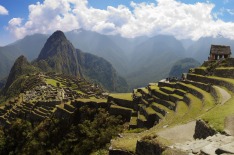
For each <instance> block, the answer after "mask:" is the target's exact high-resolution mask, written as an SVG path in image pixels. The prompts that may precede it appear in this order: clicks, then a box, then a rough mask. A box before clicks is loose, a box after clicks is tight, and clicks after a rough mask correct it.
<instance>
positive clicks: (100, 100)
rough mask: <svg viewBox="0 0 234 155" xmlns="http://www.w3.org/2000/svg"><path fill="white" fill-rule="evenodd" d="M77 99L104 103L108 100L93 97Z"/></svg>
mask: <svg viewBox="0 0 234 155" xmlns="http://www.w3.org/2000/svg"><path fill="white" fill-rule="evenodd" d="M77 101H81V102H96V103H103V102H107V99H96V98H92V99H77Z"/></svg>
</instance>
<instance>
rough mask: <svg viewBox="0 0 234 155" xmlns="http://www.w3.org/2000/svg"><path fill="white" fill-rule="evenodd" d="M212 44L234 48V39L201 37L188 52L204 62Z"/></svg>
mask: <svg viewBox="0 0 234 155" xmlns="http://www.w3.org/2000/svg"><path fill="white" fill-rule="evenodd" d="M211 44H217V45H227V46H231V49H234V41H233V40H230V39H227V38H223V37H219V38H213V37H205V38H200V39H199V40H198V41H196V42H194V43H193V44H192V45H191V46H190V47H189V48H188V49H187V52H186V53H188V54H190V56H192V57H193V58H194V59H196V60H198V61H199V62H203V61H205V60H207V59H208V56H209V51H210V45H211Z"/></svg>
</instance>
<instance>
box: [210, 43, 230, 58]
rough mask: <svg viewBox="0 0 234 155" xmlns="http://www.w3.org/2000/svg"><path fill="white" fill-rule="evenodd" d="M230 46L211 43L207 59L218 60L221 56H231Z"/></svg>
mask: <svg viewBox="0 0 234 155" xmlns="http://www.w3.org/2000/svg"><path fill="white" fill-rule="evenodd" d="M231 54H232V53H231V48H230V46H223V45H211V48H210V57H209V58H208V60H219V59H222V58H230V56H231Z"/></svg>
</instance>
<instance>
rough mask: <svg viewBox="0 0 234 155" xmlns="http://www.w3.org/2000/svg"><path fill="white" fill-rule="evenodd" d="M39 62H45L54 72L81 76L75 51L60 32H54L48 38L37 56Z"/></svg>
mask: <svg viewBox="0 0 234 155" xmlns="http://www.w3.org/2000/svg"><path fill="white" fill-rule="evenodd" d="M41 61H45V62H47V64H48V67H50V68H52V69H53V71H55V72H58V73H64V74H70V75H75V76H78V75H81V72H80V65H79V63H78V60H77V57H76V50H75V48H74V47H73V45H72V44H71V43H70V42H69V41H68V40H67V38H66V37H65V35H64V33H63V32H62V31H56V32H54V33H53V34H52V35H51V36H50V37H49V39H48V40H47V42H46V43H45V45H44V47H43V48H42V50H41V53H40V54H39V56H38V59H37V62H38V63H41ZM41 69H42V70H44V69H45V68H41Z"/></svg>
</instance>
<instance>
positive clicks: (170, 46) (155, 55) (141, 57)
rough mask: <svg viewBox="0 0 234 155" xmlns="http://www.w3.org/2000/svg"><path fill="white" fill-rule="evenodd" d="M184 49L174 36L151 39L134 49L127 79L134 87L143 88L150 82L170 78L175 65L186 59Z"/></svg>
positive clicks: (160, 36)
mask: <svg viewBox="0 0 234 155" xmlns="http://www.w3.org/2000/svg"><path fill="white" fill-rule="evenodd" d="M184 53H185V50H184V47H183V45H182V44H181V42H180V41H178V40H177V39H175V38H174V37H172V36H165V35H159V36H155V37H153V38H150V39H148V40H146V41H145V42H143V43H142V44H140V45H138V46H136V47H135V49H134V54H133V56H132V61H131V71H129V72H128V75H127V76H126V79H127V81H128V83H129V84H130V85H131V86H132V87H141V86H144V85H146V84H147V82H149V81H157V80H160V79H162V78H165V77H167V76H168V74H169V71H170V69H171V67H172V66H173V64H174V63H175V62H176V61H177V60H179V59H181V58H183V57H184Z"/></svg>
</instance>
